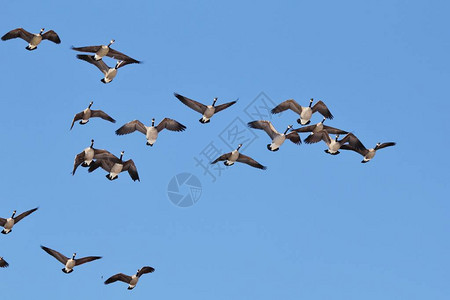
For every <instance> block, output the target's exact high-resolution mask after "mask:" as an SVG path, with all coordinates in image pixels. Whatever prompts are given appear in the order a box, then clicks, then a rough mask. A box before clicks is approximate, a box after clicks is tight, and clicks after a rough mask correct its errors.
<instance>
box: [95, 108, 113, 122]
mask: <svg viewBox="0 0 450 300" xmlns="http://www.w3.org/2000/svg"><path fill="white" fill-rule="evenodd" d="M91 118H102V119H103V120H106V121H110V122H112V123H116V120H114V119H113V118H111V117H110V116H109V115H108V114H107V113H105V112H104V111H103V110H93V109H91Z"/></svg>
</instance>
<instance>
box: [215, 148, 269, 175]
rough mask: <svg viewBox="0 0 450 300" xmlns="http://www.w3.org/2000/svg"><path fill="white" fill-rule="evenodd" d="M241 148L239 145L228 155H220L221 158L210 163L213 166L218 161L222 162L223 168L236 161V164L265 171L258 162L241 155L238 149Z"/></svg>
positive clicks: (264, 167)
mask: <svg viewBox="0 0 450 300" xmlns="http://www.w3.org/2000/svg"><path fill="white" fill-rule="evenodd" d="M241 147H242V144H240V145H239V146H238V147H237V149H236V150H233V151H231V152H229V153H225V154H222V155H221V156H219V157H218V158H216V160H214V161H213V162H211V164H215V163H216V162H218V161H224V162H223V163H224V165H225V166H232V165H234V163H235V162H236V161H237V162H241V163H244V164H247V165H249V166H252V167H255V168H258V169H262V170H265V169H267V167H266V166H263V165H261V164H260V163H259V162H257V161H256V160H254V159H253V158H251V157H248V156H246V155H244V154H242V153H239V149H240V148H241Z"/></svg>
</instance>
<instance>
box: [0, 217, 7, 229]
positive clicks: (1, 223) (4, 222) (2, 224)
mask: <svg viewBox="0 0 450 300" xmlns="http://www.w3.org/2000/svg"><path fill="white" fill-rule="evenodd" d="M5 224H6V219H3V218H0V226H2V227H3V226H5Z"/></svg>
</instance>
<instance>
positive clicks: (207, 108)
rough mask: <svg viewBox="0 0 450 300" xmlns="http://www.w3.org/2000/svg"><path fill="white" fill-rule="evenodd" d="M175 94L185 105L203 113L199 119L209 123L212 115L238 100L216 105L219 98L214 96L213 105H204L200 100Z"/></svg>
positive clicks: (201, 121)
mask: <svg viewBox="0 0 450 300" xmlns="http://www.w3.org/2000/svg"><path fill="white" fill-rule="evenodd" d="M174 95H175V97H177V98H178V100H180V101H181V102H183V104H184V105H186V106H188V107H190V108H192V109H193V110H195V111H196V112H199V113H201V114H202V118H201V119H200V120H199V122H200V123H202V124H205V123H209V122H210V119H211V117H212V116H213V115H214V114H215V113H218V112H219V111H221V110H224V109H225V108H228V107H230V106H231V105H233V104H235V103H236V102H237V101H231V102H228V103H224V104H221V105H218V106H215V105H216V102H217V98H214V100H213V103H212V105H204V104H202V103H200V102H197V101H195V100H192V99H189V98H187V97H184V96H182V95H180V94H177V93H174Z"/></svg>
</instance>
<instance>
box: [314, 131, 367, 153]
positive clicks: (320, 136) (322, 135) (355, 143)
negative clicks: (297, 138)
mask: <svg viewBox="0 0 450 300" xmlns="http://www.w3.org/2000/svg"><path fill="white" fill-rule="evenodd" d="M310 137H311V139H310V141H309V142H308V143H309V144H312V143H317V141H318V140H319V141H320V140H322V141H324V142H325V143H326V144H327V146H328V149H326V150H324V151H325V152H326V153H329V154H331V155H337V154H339V153H340V152H339V149H340V148H341V147H342V146H343V145H344V144H345V143H348V144H349V145H351V146H352V147H354V148H356V149H362V148H363V147H364V145H363V144H362V143H361V141H360V140H359V139H358V138H357V137H356V136H355V135H354V134H353V133H348V134H347V135H346V136H344V137H343V138H342V139H341V140H338V139H339V134H337V135H336V138H335V139H334V140H333V139H331V137H330V135H329V134H328V132H327V131H326V130H325V129H324V130H322V131H320V132H317V133H315V134H314V135H312V136H310Z"/></svg>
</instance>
